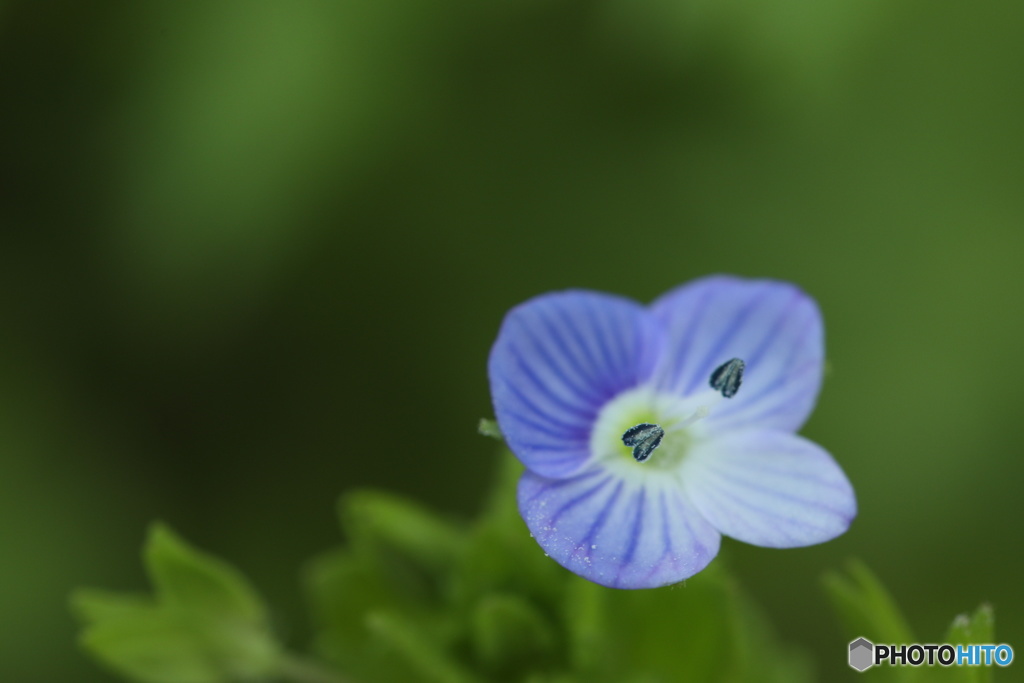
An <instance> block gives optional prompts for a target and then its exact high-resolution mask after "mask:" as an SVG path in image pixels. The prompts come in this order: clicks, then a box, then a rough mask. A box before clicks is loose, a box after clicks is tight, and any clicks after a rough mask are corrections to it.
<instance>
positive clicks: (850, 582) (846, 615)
mask: <svg viewBox="0 0 1024 683" xmlns="http://www.w3.org/2000/svg"><path fill="white" fill-rule="evenodd" d="M823 582H824V585H825V590H826V592H827V594H828V596H829V598H830V599H831V601H832V606H833V608H834V609H835V610H836V613H837V614H838V615H839V618H840V620H841V621H842V623H843V626H844V628H845V630H846V636H847V637H848V638H849V639H850V640H851V641H852V640H854V639H856V638H859V637H864V638H867V639H868V640H870V641H871V642H874V643H916V642H917V640H916V639H915V638H914V634H913V633H912V632H911V630H910V627H909V626H908V625H907V621H906V619H905V618H904V617H903V614H902V613H901V612H900V610H899V607H897V605H896V602H895V601H894V600H893V599H892V596H890V595H889V591H887V590H886V589H885V586H883V585H882V582H881V581H879V580H878V578H877V577H876V576H875V575H874V574H873V573H872V572H871V570H869V569H868V568H867V565H865V564H864V563H863V562H860V561H859V560H851V561H850V562H848V563H847V572H846V574H845V575H844V574H841V573H839V572H829V573H828V574H826V575H825V576H824V577H823Z"/></svg>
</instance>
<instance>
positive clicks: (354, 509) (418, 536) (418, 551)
mask: <svg viewBox="0 0 1024 683" xmlns="http://www.w3.org/2000/svg"><path fill="white" fill-rule="evenodd" d="M338 511H339V516H340V518H341V524H342V527H343V528H344V530H345V531H346V533H347V534H348V537H349V539H350V542H351V544H352V546H353V549H354V550H355V551H356V552H375V551H379V550H380V549H381V548H382V547H388V548H390V549H393V550H395V551H398V552H399V553H401V554H402V555H403V556H405V557H406V558H408V559H411V560H413V561H414V562H416V563H417V564H419V565H420V566H422V567H423V568H424V569H427V570H430V571H433V572H438V571H445V570H447V569H449V568H450V567H451V566H452V565H453V564H454V563H455V562H456V561H457V559H458V557H459V556H460V555H461V553H462V552H463V550H464V546H465V542H464V535H463V533H462V530H460V529H458V528H457V527H455V526H454V525H453V524H451V523H449V522H447V521H445V520H442V519H440V518H438V517H437V516H436V515H435V514H434V513H432V512H430V511H428V510H426V509H424V508H422V507H420V506H418V505H416V504H414V503H411V502H409V501H408V500H405V499H403V498H400V497H398V496H395V495H393V494H390V493H385V492H381V491H368V490H362V491H355V492H352V493H349V494H347V495H345V496H343V497H342V498H341V500H340V501H339V504H338Z"/></svg>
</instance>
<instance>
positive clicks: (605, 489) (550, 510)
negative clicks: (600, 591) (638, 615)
mask: <svg viewBox="0 0 1024 683" xmlns="http://www.w3.org/2000/svg"><path fill="white" fill-rule="evenodd" d="M518 497H519V511H520V514H522V516H523V519H524V520H525V521H526V525H527V526H528V527H529V529H530V532H531V533H532V534H533V536H534V538H536V540H537V542H538V543H539V544H540V546H541V547H542V548H543V549H544V551H545V552H546V553H547V554H548V555H550V556H551V557H552V559H554V560H555V561H557V562H558V563H559V564H560V565H562V566H563V567H565V568H566V569H568V570H570V571H572V572H574V573H576V574H579V575H580V576H582V577H584V578H586V579H589V580H590V581H593V582H595V583H599V584H601V585H604V586H609V587H612V588H656V587H658V586H666V585H669V584H673V583H678V582H680V581H682V580H683V579H686V578H688V577H690V576H693V575H694V574H696V573H697V572H699V571H700V570H701V569H703V568H704V567H706V566H707V564H708V563H709V562H710V561H711V560H712V559H713V558H714V557H715V555H716V554H717V553H718V547H719V543H720V540H721V536H720V535H719V534H718V532H717V531H715V529H714V528H713V527H712V526H711V525H710V524H709V523H708V522H707V521H706V520H705V519H704V518H703V517H702V516H701V515H700V514H699V513H698V512H697V511H696V510H695V509H694V508H693V506H692V505H691V504H690V503H689V502H687V500H686V499H685V497H684V496H683V495H682V492H681V491H680V489H679V488H678V487H677V486H676V485H675V482H674V480H673V479H671V478H666V479H664V480H662V481H660V482H658V481H654V480H647V483H644V479H643V478H637V479H632V478H623V477H620V476H615V475H613V474H611V473H610V472H608V471H606V470H604V469H602V468H599V467H594V468H590V469H588V470H587V471H585V472H583V473H581V474H579V475H577V476H575V477H571V478H568V479H558V480H555V479H547V478H544V477H541V476H538V475H536V474H533V473H531V472H529V471H528V472H526V473H525V474H524V475H523V477H522V479H520V481H519V493H518Z"/></svg>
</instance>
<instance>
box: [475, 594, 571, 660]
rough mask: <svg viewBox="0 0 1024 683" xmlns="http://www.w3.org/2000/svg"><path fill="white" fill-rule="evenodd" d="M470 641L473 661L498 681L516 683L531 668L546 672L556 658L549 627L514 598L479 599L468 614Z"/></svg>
mask: <svg viewBox="0 0 1024 683" xmlns="http://www.w3.org/2000/svg"><path fill="white" fill-rule="evenodd" d="M472 638H473V646H474V652H475V654H476V659H477V661H478V662H479V663H480V665H481V666H482V667H483V668H484V670H486V671H488V672H489V673H490V674H492V676H493V677H496V678H500V679H502V680H520V679H522V678H523V675H525V674H527V673H528V672H529V671H530V670H532V669H535V670H542V671H543V670H546V669H547V668H549V667H550V666H551V665H552V664H553V663H554V662H555V661H556V659H557V655H558V647H559V643H558V639H557V636H556V633H555V629H554V627H553V625H552V624H551V623H550V622H549V621H548V619H547V618H546V617H545V616H544V615H543V614H541V612H540V611H539V610H537V608H536V607H535V606H534V605H533V604H531V603H530V602H529V601H528V600H526V599H525V598H523V597H521V596H517V595H509V594H492V595H487V596H484V597H483V598H481V599H480V601H479V602H478V603H477V605H476V608H475V609H474V610H473V614H472Z"/></svg>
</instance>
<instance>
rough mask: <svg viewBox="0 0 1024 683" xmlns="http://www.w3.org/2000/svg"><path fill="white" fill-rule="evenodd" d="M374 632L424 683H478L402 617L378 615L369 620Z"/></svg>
mask: <svg viewBox="0 0 1024 683" xmlns="http://www.w3.org/2000/svg"><path fill="white" fill-rule="evenodd" d="M367 625H368V626H369V628H370V631H371V632H372V633H373V634H374V635H375V636H376V637H377V638H378V639H379V640H380V641H381V642H383V643H384V644H386V645H389V646H390V647H391V649H392V652H393V654H394V655H395V656H398V657H401V658H402V659H404V660H405V661H406V663H408V664H409V665H410V666H411V667H412V669H413V670H414V671H416V673H417V675H418V677H417V679H416V680H420V681H423V682H424V683H477V682H478V681H479V680H480V679H478V678H476V677H475V676H474V675H473V674H472V673H471V672H470V671H469V670H468V669H466V668H465V667H464V666H463V665H462V664H460V663H459V662H458V661H457V660H456V659H455V658H453V657H452V656H451V655H450V654H449V653H448V652H446V649H445V648H444V647H443V644H442V643H439V642H438V641H437V640H436V638H434V637H432V636H431V634H430V633H428V632H427V631H426V630H425V629H422V628H418V627H417V626H416V625H415V624H414V623H413V622H412V621H410V620H409V619H406V618H404V617H402V616H400V615H398V614H388V613H384V612H377V613H374V614H370V615H369V616H368V618H367Z"/></svg>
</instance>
